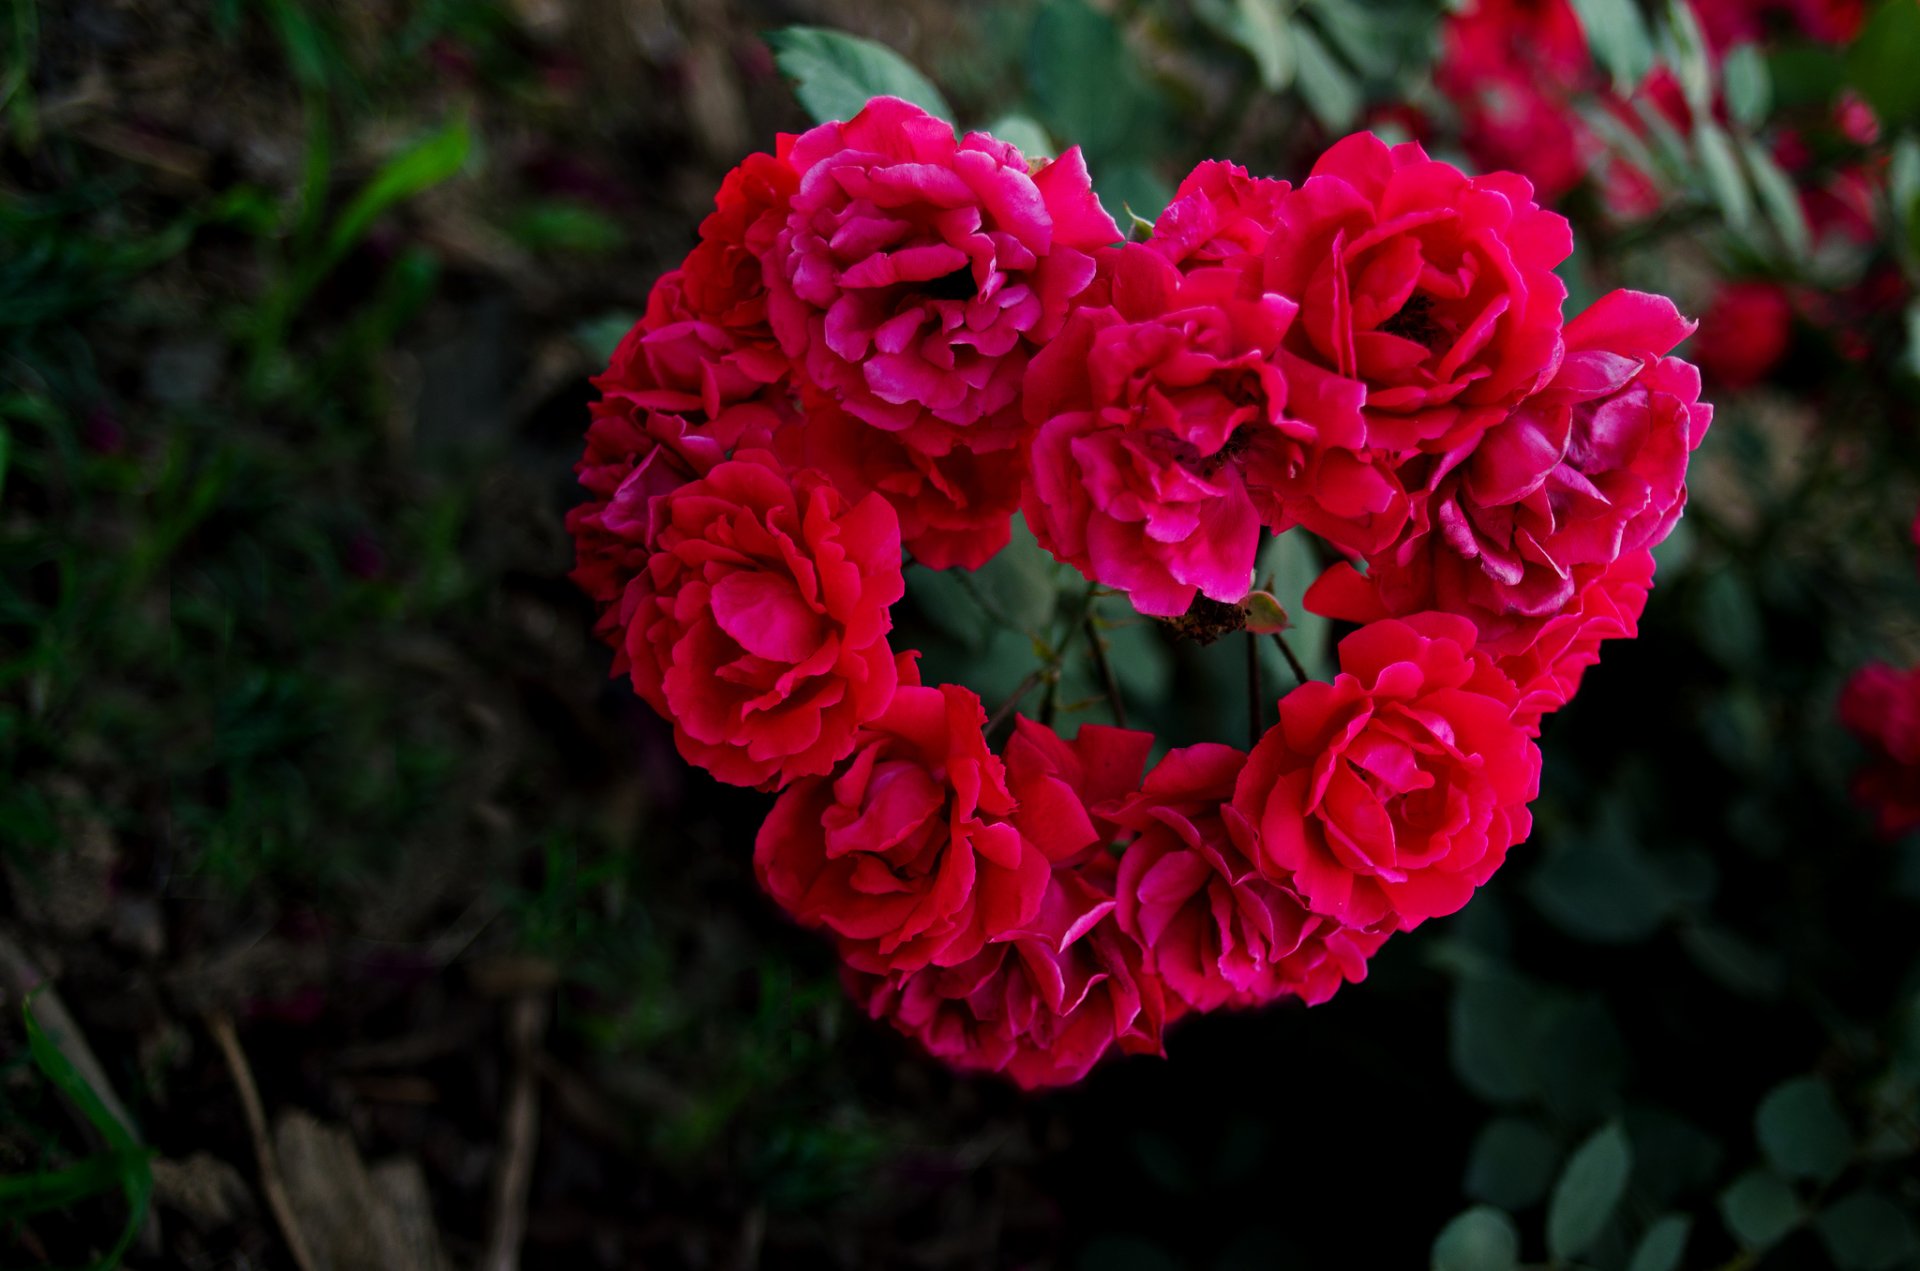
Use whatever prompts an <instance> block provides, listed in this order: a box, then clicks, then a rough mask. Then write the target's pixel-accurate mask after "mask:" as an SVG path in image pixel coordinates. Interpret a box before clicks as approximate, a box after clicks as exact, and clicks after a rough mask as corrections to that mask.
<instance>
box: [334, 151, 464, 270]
mask: <svg viewBox="0 0 1920 1271" xmlns="http://www.w3.org/2000/svg"><path fill="white" fill-rule="evenodd" d="M472 149H473V134H472V133H471V132H470V131H469V130H468V128H467V121H466V120H464V119H454V120H451V121H450V122H448V124H447V125H446V126H445V127H444V128H442V129H440V131H438V132H436V133H434V134H432V135H431V136H428V137H425V138H422V139H421V140H420V141H417V142H415V143H414V144H413V145H411V146H408V147H407V148H406V149H405V150H402V151H401V152H400V153H399V154H396V155H395V156H393V158H391V159H389V160H387V161H386V163H385V164H383V165H382V166H381V168H380V171H379V172H377V173H375V174H374V178H373V180H371V181H369V182H368V183H367V184H366V186H365V187H364V188H362V189H361V191H360V192H359V193H358V194H356V195H354V196H353V201H352V202H350V203H348V204H347V206H346V207H345V208H344V209H342V211H341V213H340V215H339V216H338V217H337V218H335V220H334V222H333V225H332V227H331V228H330V229H329V230H328V231H327V243H326V250H325V252H324V259H325V261H326V262H327V265H328V267H331V266H332V265H334V264H337V263H338V262H339V261H340V260H341V259H342V258H343V257H345V256H346V254H347V253H348V252H349V251H350V250H352V249H353V247H354V245H355V244H357V243H358V242H359V241H360V240H361V239H362V238H364V237H366V233H367V231H368V230H370V229H372V228H373V223H374V222H375V221H377V220H379V219H380V217H381V215H382V214H384V213H385V212H387V211H388V210H389V209H391V208H393V207H394V206H395V205H397V204H400V203H404V202H405V201H406V200H408V199H410V198H412V197H414V196H415V195H417V194H420V193H421V192H423V191H425V190H430V189H432V188H433V187H434V186H436V185H439V184H440V183H441V182H442V181H445V180H446V179H447V178H448V177H451V176H452V175H453V174H454V173H456V172H458V171H459V170H460V169H461V167H462V166H464V165H465V164H466V162H467V155H468V154H469V153H471V152H472Z"/></svg>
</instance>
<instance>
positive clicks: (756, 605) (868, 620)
mask: <svg viewBox="0 0 1920 1271" xmlns="http://www.w3.org/2000/svg"><path fill="white" fill-rule="evenodd" d="M654 517H655V520H656V522H657V525H658V528H657V533H656V534H655V537H654V543H653V550H652V551H651V552H650V553H649V554H648V556H647V558H646V562H645V566H644V568H642V569H641V571H640V572H639V573H638V574H637V575H636V576H635V577H634V579H633V580H632V581H631V582H630V583H629V584H628V585H627V588H626V591H625V592H624V593H623V595H622V596H621V600H620V622H621V625H622V626H623V627H624V628H625V630H626V653H627V658H628V661H629V663H630V664H631V675H632V679H633V685H634V688H635V689H636V690H637V691H638V692H639V694H640V695H641V696H642V697H643V698H645V699H646V700H647V702H648V704H650V705H651V706H653V708H654V709H655V710H657V711H659V712H660V714H661V715H663V716H665V717H666V718H667V719H669V720H671V721H672V722H673V729H674V739H675V742H676V743H677V744H678V746H679V748H680V753H681V754H682V755H683V756H685V758H686V759H687V761H688V762H689V763H692V764H695V765H697V766H699V767H702V768H705V769H706V770H707V771H708V772H710V773H712V774H713V775H714V776H715V777H717V778H719V779H720V780H721V781H725V782H729V783H731V784H733V785H743V786H763V787H767V788H776V787H778V786H782V785H785V784H786V783H788V782H790V781H792V780H794V779H795V778H796V777H803V776H812V775H816V774H819V773H824V772H826V771H827V770H828V769H830V768H831V767H832V766H833V765H834V764H835V763H836V762H838V761H839V760H840V759H841V758H842V757H843V756H845V755H846V754H847V753H848V752H849V751H850V750H852V749H853V745H854V740H855V732H856V730H857V729H858V728H859V727H860V725H862V724H865V723H867V722H868V721H869V720H872V719H874V718H876V717H878V716H879V715H880V714H881V712H883V711H884V710H886V708H887V706H888V704H889V703H890V702H891V701H892V700H893V693H894V686H895V683H896V678H897V677H896V671H895V666H894V658H893V652H892V650H891V649H889V648H888V646H887V632H888V631H889V630H891V628H892V625H893V622H892V618H891V616H890V615H889V609H890V608H891V607H892V605H893V603H894V602H895V601H897V600H898V599H900V596H901V594H902V593H903V592H904V590H905V587H904V585H903V583H902V581H901V576H900V528H899V523H898V522H897V521H896V520H895V518H894V514H893V509H892V508H890V507H888V506H887V503H886V501H885V500H884V499H881V498H879V497H877V496H870V497H868V498H865V499H862V500H860V501H859V502H858V503H854V504H851V505H849V503H848V502H847V500H846V499H845V498H843V497H842V496H841V495H840V494H839V492H838V491H837V490H835V489H834V487H833V485H832V484H831V483H830V482H829V481H828V480H827V479H826V478H825V477H824V476H822V475H821V474H819V473H816V472H811V471H807V472H801V473H799V474H797V475H789V474H788V472H787V471H786V470H785V469H784V468H783V467H782V466H781V465H780V464H779V462H778V461H777V460H776V459H774V457H773V456H772V455H771V454H769V453H768V452H766V451H759V450H755V451H746V452H743V453H741V454H739V455H737V456H736V457H735V458H733V459H730V460H728V461H726V462H724V463H720V464H717V465H716V466H715V467H714V468H713V469H712V470H711V471H709V472H708V473H707V474H706V475H705V476H703V477H701V478H699V479H698V480H695V481H690V482H688V483H687V484H685V485H682V486H680V487H679V488H678V489H675V490H674V491H673V492H672V493H671V494H669V495H666V496H664V497H663V498H657V499H656V500H655V501H654Z"/></svg>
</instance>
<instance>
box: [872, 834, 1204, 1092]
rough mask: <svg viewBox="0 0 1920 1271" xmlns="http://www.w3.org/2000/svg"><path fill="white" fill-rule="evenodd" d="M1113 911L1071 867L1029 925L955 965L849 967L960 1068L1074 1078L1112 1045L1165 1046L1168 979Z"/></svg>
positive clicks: (897, 1023) (1050, 1080) (905, 1029)
mask: <svg viewBox="0 0 1920 1271" xmlns="http://www.w3.org/2000/svg"><path fill="white" fill-rule="evenodd" d="M1112 910H1113V900H1112V898H1111V897H1108V896H1105V895H1102V894H1101V893H1099V892H1098V891H1096V890H1094V889H1092V888H1090V887H1088V886H1087V885H1086V884H1085V883H1084V882H1083V881H1082V880H1081V879H1080V878H1079V877H1078V876H1077V875H1075V874H1074V873H1072V872H1070V871H1063V872H1060V873H1057V874H1055V875H1054V879H1053V883H1052V885H1051V886H1049V888H1048V889H1047V896H1046V899H1045V901H1044V902H1043V903H1042V906H1041V911H1040V915H1039V917H1038V918H1037V919H1036V920H1035V921H1034V922H1033V924H1032V925H1031V927H1030V928H1029V929H1028V930H1027V931H1025V932H1022V933H1020V934H1019V935H1017V936H1015V937H1014V938H1012V939H1009V940H1006V941H1003V942H1000V943H997V944H989V945H987V946H986V947H985V948H984V949H982V950H981V951H980V952H979V954H977V955H976V956H975V957H973V958H972V959H970V960H968V961H966V962H963V963H961V964H960V965H958V966H952V967H938V966H930V967H926V968H924V969H922V970H919V971H911V972H897V973H895V974H892V975H887V976H877V975H866V974H862V973H860V972H858V971H853V970H850V971H849V972H848V974H847V977H846V978H847V985H848V989H849V991H850V992H851V993H852V994H853V996H854V999H855V1000H856V1001H858V1002H859V1003H860V1005H861V1007H862V1009H864V1010H865V1011H866V1012H867V1013H868V1014H869V1015H870V1016H872V1017H873V1018H874V1019H885V1020H888V1021H890V1022H891V1023H892V1024H893V1026H894V1027H895V1028H897V1029H899V1030H900V1031H901V1032H902V1033H905V1034H906V1035H907V1036H909V1037H912V1038H915V1039H916V1040H918V1041H919V1042H920V1044H921V1045H923V1046H925V1047H926V1048H927V1050H928V1051H929V1052H930V1053H932V1054H933V1055H935V1056H936V1057H938V1058H940V1059H943V1060H945V1061H946V1062H948V1063H950V1064H952V1065H953V1066H954V1067H956V1068H961V1069H967V1070H974V1071H984V1072H998V1073H1003V1074H1005V1075H1006V1076H1007V1077H1008V1078H1010V1079H1011V1080H1013V1081H1014V1082H1015V1083H1016V1084H1017V1085H1019V1086H1020V1087H1021V1088H1022V1089H1023V1090H1033V1089H1038V1088H1040V1087H1043V1086H1061V1085H1068V1084H1070V1083H1072V1082H1075V1081H1078V1080H1080V1078H1082V1077H1084V1076H1086V1074H1087V1071H1088V1070H1089V1069H1090V1068H1092V1067H1093V1065H1094V1064H1095V1063H1097V1062H1098V1061H1099V1060H1100V1059H1101V1057H1102V1056H1104V1055H1106V1054H1107V1053H1108V1052H1109V1051H1110V1050H1113V1049H1116V1048H1117V1049H1119V1050H1121V1051H1123V1052H1125V1053H1127V1054H1141V1053H1149V1054H1160V1053H1162V1050H1161V1042H1160V1036H1161V1030H1162V1029H1163V1028H1164V1026H1165V1025H1166V1023H1167V1020H1168V1005H1167V1002H1166V1000H1165V997H1164V993H1163V990H1162V989H1161V986H1160V984H1159V982H1158V981H1157V980H1156V979H1155V978H1154V977H1153V975H1152V974H1150V973H1149V972H1148V970H1147V968H1146V967H1145V965H1144V962H1143V957H1142V954H1141V951H1140V947H1139V946H1138V945H1137V944H1135V943H1134V942H1133V940H1131V939H1130V938H1128V936H1127V935H1126V934H1125V933H1124V932H1122V931H1121V930H1120V928H1119V927H1118V926H1117V925H1116V924H1115V923H1114V921H1113V919H1112V917H1111V914H1112Z"/></svg>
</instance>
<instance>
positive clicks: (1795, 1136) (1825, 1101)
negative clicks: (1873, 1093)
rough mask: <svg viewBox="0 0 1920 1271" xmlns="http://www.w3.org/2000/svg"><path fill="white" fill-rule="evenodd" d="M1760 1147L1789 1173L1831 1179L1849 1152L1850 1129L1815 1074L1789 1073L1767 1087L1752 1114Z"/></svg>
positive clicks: (1831, 1094)
mask: <svg viewBox="0 0 1920 1271" xmlns="http://www.w3.org/2000/svg"><path fill="white" fill-rule="evenodd" d="M1754 1132H1755V1134H1756V1135H1757V1136H1758V1137H1759V1139H1760V1150H1761V1151H1762V1152H1764V1153H1766V1157H1767V1160H1768V1161H1769V1162H1771V1163H1772V1165H1773V1167H1774V1168H1775V1169H1777V1170H1779V1171H1780V1172H1781V1173H1782V1174H1785V1175H1786V1176H1787V1177H1789V1178H1812V1179H1823V1180H1824V1179H1831V1178H1833V1177H1834V1176H1835V1175H1837V1174H1839V1172H1840V1171H1841V1170H1843V1169H1845V1168H1846V1165H1847V1158H1848V1157H1850V1156H1851V1155H1852V1154H1853V1133H1852V1131H1850V1130H1849V1129H1848V1128H1847V1121H1846V1118H1845V1117H1844V1116H1842V1115H1841V1113H1840V1105H1839V1103H1838V1102H1836V1101H1835V1099H1834V1097H1833V1091H1832V1090H1830V1089H1828V1087H1827V1083H1826V1082H1825V1081H1823V1080H1821V1079H1820V1078H1819V1077H1795V1078H1794V1079H1793V1080H1791V1081H1787V1082H1783V1083H1782V1084H1780V1085H1778V1086H1775V1087H1774V1088H1773V1089H1772V1090H1771V1091H1769V1092H1768V1094H1767V1097H1766V1098H1764V1099H1762V1100H1761V1101H1760V1108H1759V1111H1757V1112H1756V1113H1755V1114H1754Z"/></svg>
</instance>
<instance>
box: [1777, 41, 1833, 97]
mask: <svg viewBox="0 0 1920 1271" xmlns="http://www.w3.org/2000/svg"><path fill="white" fill-rule="evenodd" d="M1845 76H1846V70H1845V68H1844V67H1843V66H1842V64H1841V61H1840V54H1839V53H1838V52H1837V51H1836V50H1834V49H1833V48H1832V47H1830V46H1828V45H1825V44H1815V43H1813V42H1811V41H1804V40H1803V41H1801V42H1799V43H1797V44H1794V43H1789V44H1782V45H1780V46H1778V47H1776V48H1774V49H1773V50H1772V51H1771V52H1769V53H1768V54H1767V80H1768V82H1769V83H1770V84H1771V85H1772V87H1773V94H1772V95H1773V104H1774V106H1775V107H1776V108H1777V109H1782V110H1790V109H1793V108H1795V107H1802V106H1816V107H1818V106H1825V105H1827V104H1828V103H1830V102H1831V101H1832V100H1833V98H1834V95H1835V94H1836V93H1838V92H1839V91H1840V87H1841V84H1842V83H1843V82H1844V81H1845Z"/></svg>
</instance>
